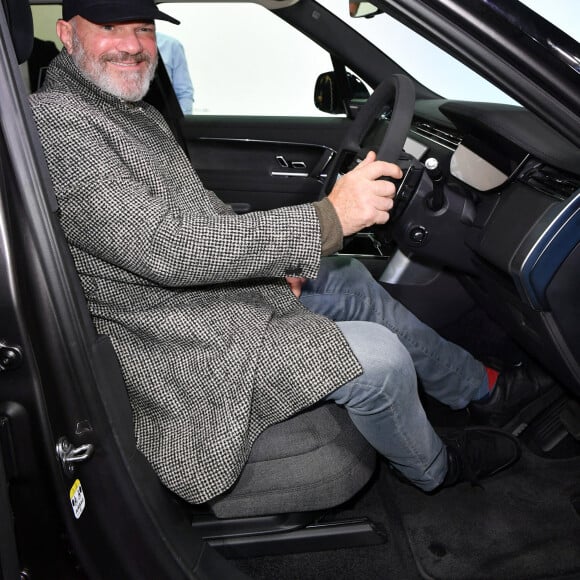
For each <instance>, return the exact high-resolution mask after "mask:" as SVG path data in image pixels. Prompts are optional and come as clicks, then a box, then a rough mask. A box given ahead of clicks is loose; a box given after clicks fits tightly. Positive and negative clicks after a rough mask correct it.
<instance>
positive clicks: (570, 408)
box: [560, 400, 580, 441]
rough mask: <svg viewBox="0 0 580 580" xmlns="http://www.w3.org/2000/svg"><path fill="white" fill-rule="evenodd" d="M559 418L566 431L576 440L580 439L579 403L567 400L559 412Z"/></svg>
mask: <svg viewBox="0 0 580 580" xmlns="http://www.w3.org/2000/svg"><path fill="white" fill-rule="evenodd" d="M560 420H561V421H562V423H563V425H564V426H565V427H566V430H567V431H568V433H570V435H571V436H572V437H573V438H574V439H575V440H576V441H580V404H579V403H577V402H576V401H572V400H570V401H568V402H567V403H566V405H565V406H564V408H563V409H562V411H561V412H560Z"/></svg>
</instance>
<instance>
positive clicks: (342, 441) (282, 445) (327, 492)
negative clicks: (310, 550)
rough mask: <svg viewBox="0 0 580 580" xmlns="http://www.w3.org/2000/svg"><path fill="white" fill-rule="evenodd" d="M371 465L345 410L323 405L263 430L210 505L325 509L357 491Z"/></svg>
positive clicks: (222, 513)
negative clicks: (238, 470) (239, 470)
mask: <svg viewBox="0 0 580 580" xmlns="http://www.w3.org/2000/svg"><path fill="white" fill-rule="evenodd" d="M375 464H376V451H375V450H374V449H373V448H372V447H371V446H370V445H369V444H368V443H367V441H366V440H365V439H364V438H363V437H362V435H361V434H360V433H359V432H358V430H357V429H356V427H355V426H354V425H353V423H352V421H351V420H350V418H349V416H348V413H347V412H346V411H345V410H344V409H342V408H341V407H338V406H337V405H334V404H323V405H320V406H317V407H315V408H313V409H309V410H308V411H305V412H303V413H300V414H299V415H296V416H294V417H292V418H291V419H288V420H287V421H283V422H282V423H278V424H277V425H273V426H272V427H270V428H268V429H266V430H265V431H264V432H263V433H262V434H261V435H260V437H259V438H258V439H257V440H256V442H255V444H254V446H253V448H252V453H251V454H250V457H249V459H248V462H247V464H246V466H245V468H244V470H243V471H242V473H241V475H240V477H239V478H238V481H237V482H236V484H235V485H234V486H233V487H232V488H231V489H230V490H228V492H227V493H225V494H223V495H221V496H219V497H218V498H217V499H215V500H213V501H212V502H211V504H210V505H211V507H212V509H213V511H214V513H215V514H216V515H217V516H218V517H220V518H230V517H247V516H257V515H266V514H280V513H288V512H304V511H313V510H319V509H326V508H329V507H332V506H335V505H338V504H340V503H343V502H345V501H346V500H348V499H350V498H351V497H352V496H353V495H354V494H355V493H356V492H357V491H359V490H360V489H361V488H362V487H363V485H364V484H365V483H366V482H367V481H368V480H369V478H370V477H371V475H372V473H373V471H374V468H375Z"/></svg>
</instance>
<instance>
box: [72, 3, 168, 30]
mask: <svg viewBox="0 0 580 580" xmlns="http://www.w3.org/2000/svg"><path fill="white" fill-rule="evenodd" d="M77 15H78V16H82V17H83V18H86V19H87V20H90V21H91V22H94V23H95V24H108V23H110V22H129V21H131V20H167V21H168V22H172V23H173V24H179V20H176V19H175V18H173V17H172V16H169V14H165V13H164V12H161V10H159V9H158V8H157V6H156V5H155V2H154V1H153V0H63V3H62V18H63V20H70V19H71V18H72V17H73V16H77Z"/></svg>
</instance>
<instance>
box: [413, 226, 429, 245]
mask: <svg viewBox="0 0 580 580" xmlns="http://www.w3.org/2000/svg"><path fill="white" fill-rule="evenodd" d="M428 236H429V232H428V231H427V228H425V227H424V226H412V227H411V228H410V229H409V242H410V243H411V244H413V245H414V246H422V245H423V244H424V243H425V241H426V240H427V237H428Z"/></svg>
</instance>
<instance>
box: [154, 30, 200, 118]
mask: <svg viewBox="0 0 580 580" xmlns="http://www.w3.org/2000/svg"><path fill="white" fill-rule="evenodd" d="M157 48H158V49H159V53H160V54H161V58H162V59H163V64H165V68H166V69H167V73H168V74H169V78H170V79H171V84H172V85H173V90H174V91H175V94H176V95H177V100H178V101H179V104H180V105H181V110H182V111H183V114H184V115H191V112H192V109H193V84H192V82H191V77H190V76H189V68H188V66H187V60H186V58H185V51H184V50H183V45H182V44H181V42H179V40H177V39H176V38H173V37H172V36H168V35H167V34H162V33H161V32H157Z"/></svg>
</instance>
